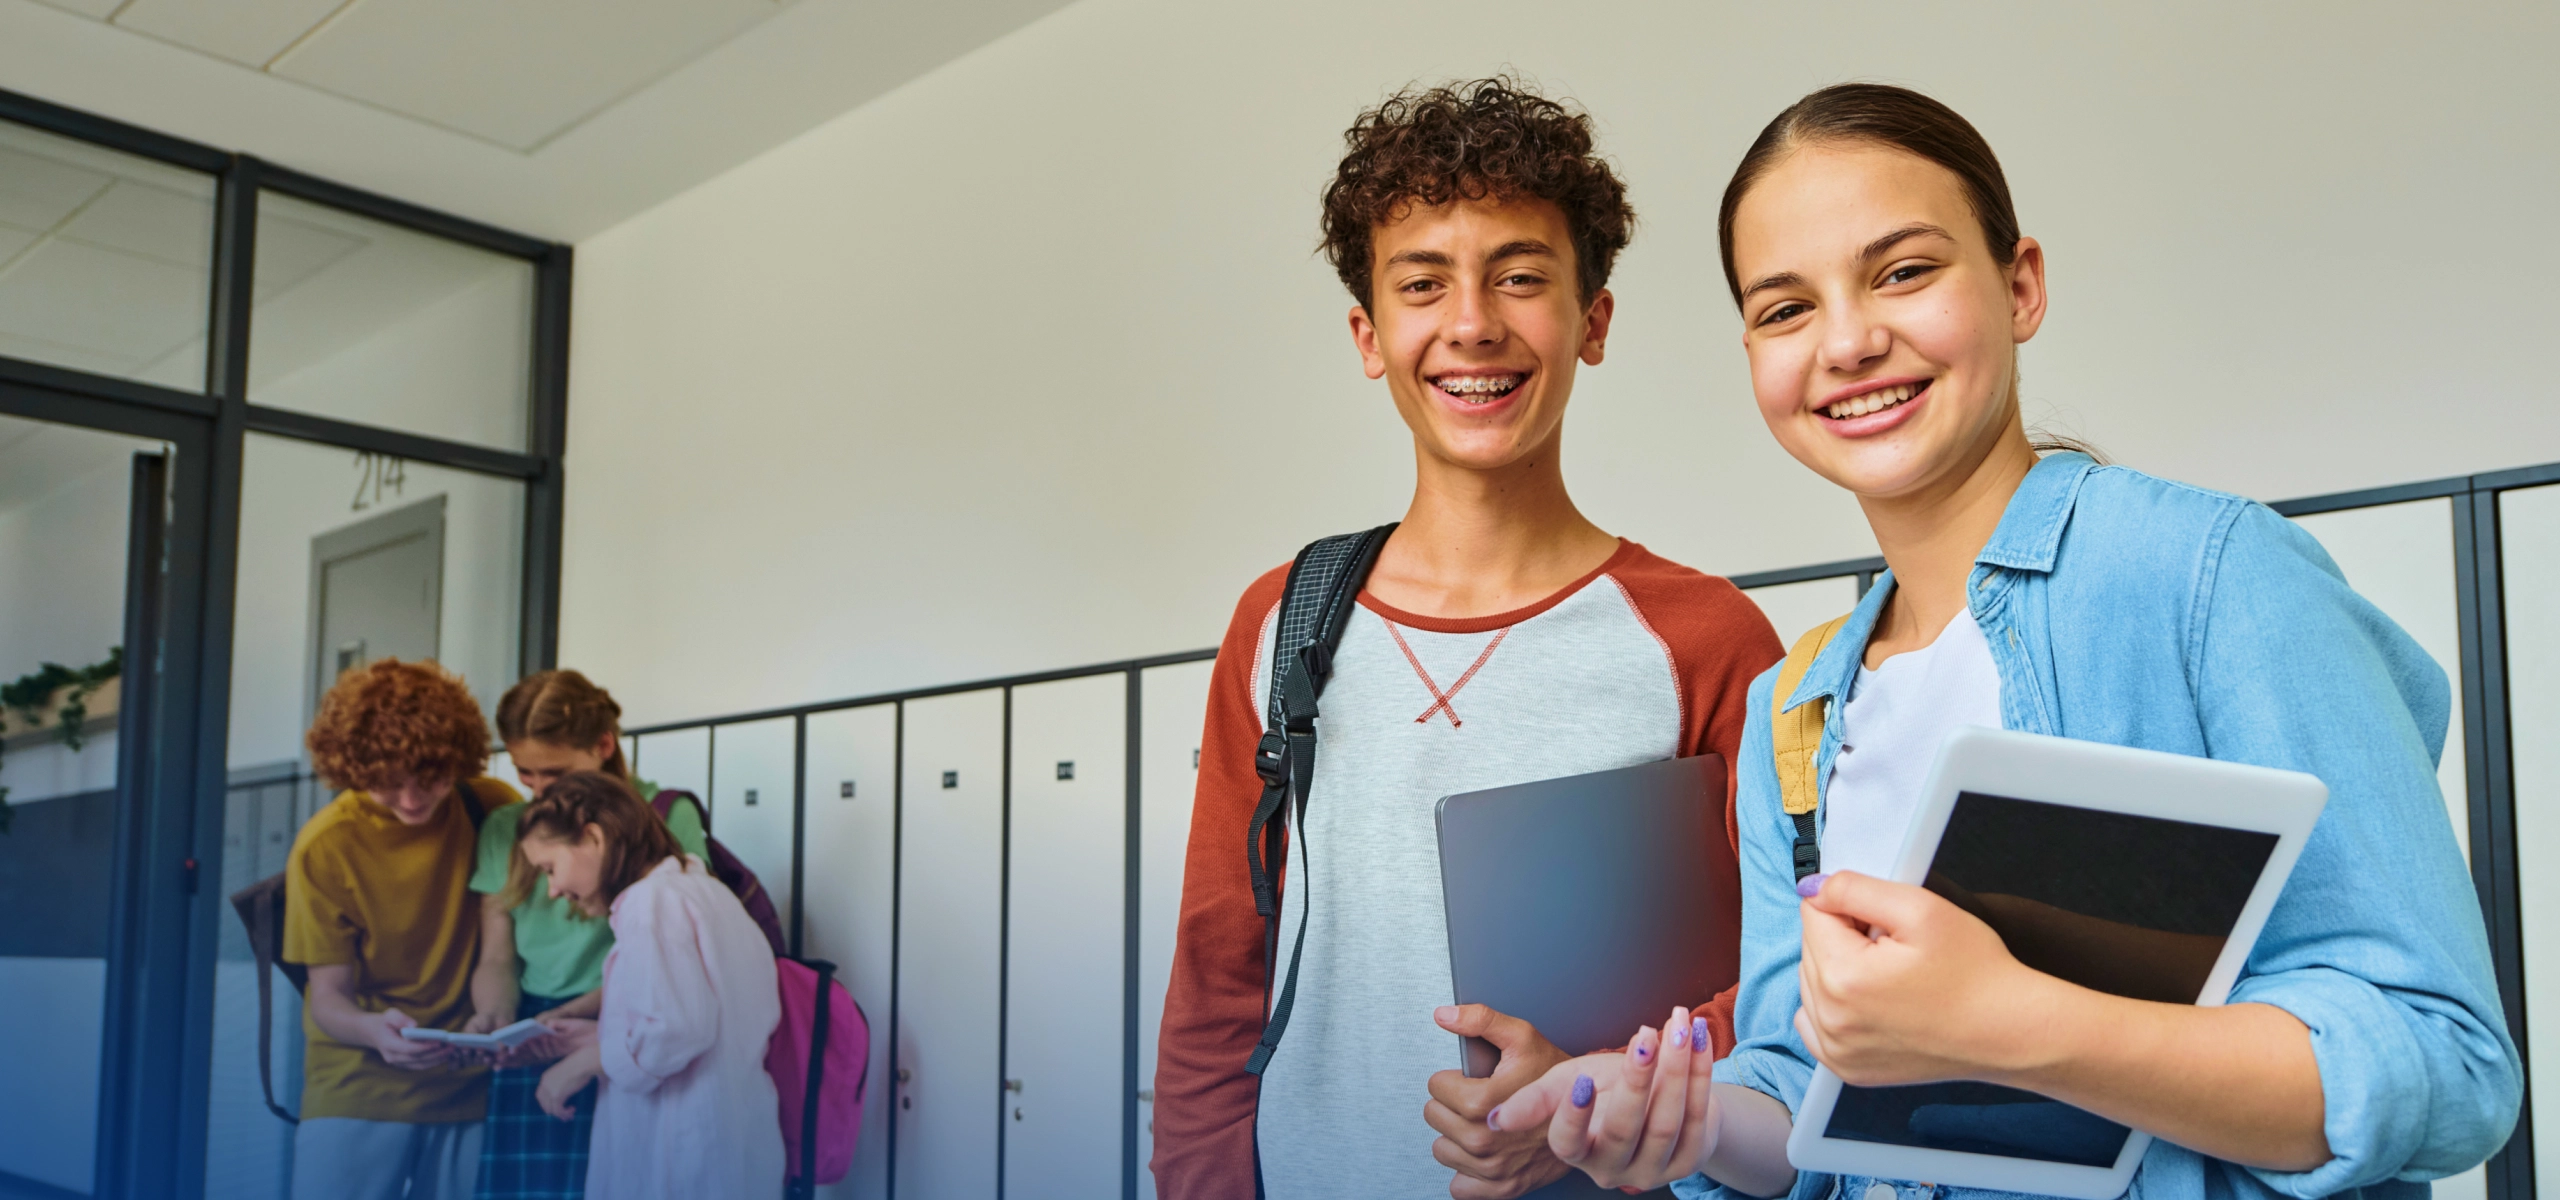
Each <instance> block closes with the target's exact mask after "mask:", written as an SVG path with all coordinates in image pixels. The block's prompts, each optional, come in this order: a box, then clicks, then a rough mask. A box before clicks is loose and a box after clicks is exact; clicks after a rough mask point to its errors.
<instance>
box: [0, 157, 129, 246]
mask: <svg viewBox="0 0 2560 1200" xmlns="http://www.w3.org/2000/svg"><path fill="white" fill-rule="evenodd" d="M112 178H113V177H112V176H109V175H107V174H106V173H105V172H103V171H92V170H89V169H88V168H86V167H75V166H72V165H71V164H69V163H66V162H62V161H59V160H57V159H53V158H48V157H45V156H43V155H40V154H29V153H27V152H26V151H24V150H17V149H12V148H10V147H7V146H0V221H5V222H7V223H9V224H11V225H17V226H21V227H24V228H29V229H51V228H53V227H54V226H55V225H56V224H58V223H60V222H61V220H62V219H63V218H64V217H67V216H70V215H71V214H72V212H73V211H75V210H77V209H78V208H79V207H80V206H81V205H82V204H85V203H87V202H88V200H89V198H90V197H92V196H95V195H97V194H98V193H99V192H101V191H104V190H106V186H107V184H108V183H109V182H110V181H111V180H112Z"/></svg>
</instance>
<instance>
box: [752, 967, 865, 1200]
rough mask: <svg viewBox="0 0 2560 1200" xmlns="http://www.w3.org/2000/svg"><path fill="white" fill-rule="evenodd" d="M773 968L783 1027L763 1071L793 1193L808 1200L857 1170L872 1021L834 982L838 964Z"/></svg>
mask: <svg viewBox="0 0 2560 1200" xmlns="http://www.w3.org/2000/svg"><path fill="white" fill-rule="evenodd" d="M773 966H774V972H775V975H776V978H777V980H778V982H779V983H780V984H781V988H782V1023H781V1024H779V1025H776V1026H775V1027H774V1030H773V1040H772V1041H771V1042H769V1043H767V1045H766V1047H765V1052H764V1069H765V1073H766V1074H768V1075H771V1076H773V1086H774V1090H775V1091H776V1092H779V1093H780V1094H781V1098H782V1114H781V1115H782V1149H783V1153H784V1155H785V1157H786V1158H787V1160H788V1162H789V1167H788V1168H787V1175H788V1177H789V1179H790V1180H791V1186H790V1188H789V1194H790V1195H793V1196H807V1195H809V1194H810V1189H811V1188H813V1187H815V1186H816V1185H818V1184H821V1183H834V1182H835V1181H837V1180H839V1179H842V1178H844V1175H845V1172H846V1171H847V1170H850V1169H851V1168H852V1167H853V1145H854V1142H855V1141H856V1140H858V1139H859V1138H860V1137H861V1135H862V1090H863V1085H864V1083H865V1082H866V1076H867V1074H868V1073H869V1071H870V1068H871V1022H870V1020H869V1019H868V1018H866V1017H864V1016H863V1015H862V1006H861V1005H859V1004H856V1003H854V1002H853V993H851V992H848V991H846V990H845V988H844V984H843V983H841V982H838V981H837V979H836V977H835V973H836V965H835V964H834V963H831V962H825V961H822V960H818V959H808V960H802V959H796V958H777V959H775V960H773Z"/></svg>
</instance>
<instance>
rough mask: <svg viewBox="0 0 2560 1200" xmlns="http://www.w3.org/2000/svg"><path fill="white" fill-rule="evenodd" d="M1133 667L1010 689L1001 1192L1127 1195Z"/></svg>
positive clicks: (1073, 1197) (1077, 1199)
mask: <svg viewBox="0 0 2560 1200" xmlns="http://www.w3.org/2000/svg"><path fill="white" fill-rule="evenodd" d="M1128 694H1129V685H1128V676H1127V675H1125V674H1111V675H1090V676H1086V677H1084V678H1081V679H1065V680H1059V681H1057V682H1054V683H1038V684H1031V685H1028V686H1024V687H1017V688H1015V689H1013V721H1012V733H1013V738H1012V744H1013V762H1012V774H1013V792H1012V799H1011V801H1010V802H1009V804H1008V806H1007V807H1008V809H1009V811H1010V813H1011V817H1012V820H1011V826H1012V828H1011V834H1012V836H1011V837H1010V838H1009V839H1008V845H1009V846H1010V848H1011V849H1010V853H1009V855H1008V861H1007V863H1006V875H1007V880H1008V887H1007V888H1006V893H1005V894H1006V899H1007V913H1006V929H1005V1018H1004V1022H1005V1042H1004V1052H1005V1070H1004V1087H1005V1097H1004V1167H1005V1172H1004V1194H1005V1195H1007V1196H1023V1197H1040V1198H1042V1200H1050V1198H1053V1197H1054V1198H1056V1200H1105V1198H1107V1197H1116V1196H1118V1195H1120V1179H1121V1161H1120V1160H1121V1131H1122V1114H1123V1111H1124V1106H1123V1105H1122V1103H1121V1099H1122V1097H1124V1096H1126V1095H1128V1091H1127V1090H1126V1089H1125V1088H1124V1086H1123V1084H1124V1078H1125V1073H1126V1069H1127V1065H1126V1063H1125V1062H1124V1060H1123V1057H1122V1049H1123V1047H1125V1046H1127V1045H1128V1039H1127V1038H1126V1037H1125V1036H1124V1028H1125V1022H1126V1019H1127V1013H1128V998H1129V987H1128V981H1127V975H1126V965H1127V963H1128V941H1129V913H1128V898H1129V886H1128V863H1129V854H1128V846H1129V788H1128V771H1127V769H1126V767H1127V763H1128V709H1129V700H1128Z"/></svg>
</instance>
